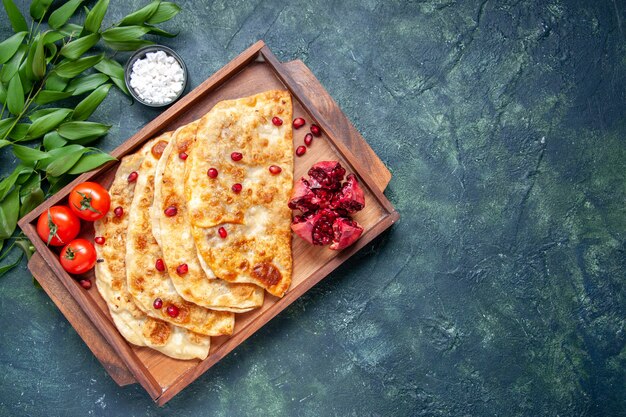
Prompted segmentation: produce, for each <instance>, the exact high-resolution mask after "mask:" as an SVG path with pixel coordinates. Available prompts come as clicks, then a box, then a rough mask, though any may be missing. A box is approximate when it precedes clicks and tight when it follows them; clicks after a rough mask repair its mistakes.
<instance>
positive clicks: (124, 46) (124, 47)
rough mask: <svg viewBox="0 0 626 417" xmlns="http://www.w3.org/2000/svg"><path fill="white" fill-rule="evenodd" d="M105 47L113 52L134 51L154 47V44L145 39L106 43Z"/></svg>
mask: <svg viewBox="0 0 626 417" xmlns="http://www.w3.org/2000/svg"><path fill="white" fill-rule="evenodd" d="M107 45H108V46H109V47H110V48H111V49H113V50H115V51H134V50H136V49H139V48H143V47H144V46H149V45H154V42H152V41H149V40H146V39H135V40H132V41H124V42H107Z"/></svg>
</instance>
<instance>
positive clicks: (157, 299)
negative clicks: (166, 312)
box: [152, 298, 163, 310]
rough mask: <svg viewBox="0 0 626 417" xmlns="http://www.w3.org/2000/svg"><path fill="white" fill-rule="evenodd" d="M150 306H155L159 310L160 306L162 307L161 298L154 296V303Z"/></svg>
mask: <svg viewBox="0 0 626 417" xmlns="http://www.w3.org/2000/svg"><path fill="white" fill-rule="evenodd" d="M152 307H154V308H156V309H157V310H160V309H161V307H163V300H161V299H160V298H155V299H154V303H152Z"/></svg>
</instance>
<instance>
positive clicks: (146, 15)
mask: <svg viewBox="0 0 626 417" xmlns="http://www.w3.org/2000/svg"><path fill="white" fill-rule="evenodd" d="M160 3H161V1H160V0H157V1H153V2H152V3H150V4H148V5H146V6H144V7H142V8H141V9H139V10H137V11H135V12H133V13H131V14H129V15H128V16H126V17H124V18H123V19H122V21H121V22H120V26H130V25H140V24H142V23H143V22H145V21H146V20H148V19H150V17H152V15H153V14H155V13H156V11H157V9H158V8H159V4H160Z"/></svg>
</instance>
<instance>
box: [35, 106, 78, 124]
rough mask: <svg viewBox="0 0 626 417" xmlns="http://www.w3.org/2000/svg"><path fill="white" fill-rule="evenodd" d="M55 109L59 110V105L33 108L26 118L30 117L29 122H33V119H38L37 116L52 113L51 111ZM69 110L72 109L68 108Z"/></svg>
mask: <svg viewBox="0 0 626 417" xmlns="http://www.w3.org/2000/svg"><path fill="white" fill-rule="evenodd" d="M57 110H61V108H60V107H48V108H47V109H39V110H35V111H33V112H30V113H29V114H28V118H29V119H30V121H31V122H34V121H35V120H37V119H39V118H41V117H43V116H45V115H47V114H50V113H53V112H55V111H57ZM68 110H70V109H68ZM70 111H72V110H70Z"/></svg>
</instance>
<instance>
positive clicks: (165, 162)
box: [95, 91, 293, 359]
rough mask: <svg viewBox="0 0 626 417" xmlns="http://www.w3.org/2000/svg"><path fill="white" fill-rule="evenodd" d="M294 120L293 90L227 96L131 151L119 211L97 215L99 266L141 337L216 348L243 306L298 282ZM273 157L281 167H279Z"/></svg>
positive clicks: (196, 350) (120, 315)
mask: <svg viewBox="0 0 626 417" xmlns="http://www.w3.org/2000/svg"><path fill="white" fill-rule="evenodd" d="M273 117H279V118H281V119H282V120H284V121H285V123H283V124H282V125H281V126H276V125H274V124H273V123H272V118H273ZM291 119H292V104H291V96H290V95H289V93H288V92H286V91H267V92H265V93H261V94H257V95H255V96H252V97H246V98H242V99H238V100H229V101H222V102H220V103H218V104H217V105H215V107H213V109H212V110H211V111H210V112H209V113H207V114H206V115H204V116H203V117H202V118H201V119H199V120H196V121H194V122H192V123H190V124H188V125H185V126H181V127H179V128H178V129H177V130H176V131H174V132H166V133H163V134H161V135H160V136H158V137H156V138H154V139H152V140H150V141H148V142H147V143H145V145H144V146H143V147H142V148H141V149H140V150H139V151H138V152H136V153H134V154H131V155H127V156H126V157H124V158H123V159H122V161H121V163H120V165H119V168H118V170H117V172H116V175H115V179H114V181H113V183H112V184H111V188H110V189H109V193H110V194H111V207H112V210H111V211H110V212H109V213H108V214H107V215H106V216H105V217H103V218H102V219H101V220H99V221H97V222H96V223H95V234H96V236H102V237H104V238H105V243H104V244H103V245H96V250H97V251H98V257H99V258H100V260H99V262H98V263H97V264H96V269H95V272H96V285H97V287H98V290H99V292H100V294H101V295H102V297H103V298H104V300H105V301H106V302H107V304H108V306H109V311H110V313H111V317H112V318H113V321H114V323H115V325H116V326H117V328H118V330H119V331H120V333H121V334H122V336H123V337H124V338H126V340H128V341H129V342H130V343H132V344H134V345H137V346H147V347H149V348H152V349H155V350H157V351H159V352H161V353H163V354H165V355H167V356H170V357H173V358H177V359H194V358H199V359H204V358H206V356H207V355H208V352H209V347H210V336H219V335H229V334H231V333H232V332H233V329H234V325H235V313H242V312H246V311H250V310H252V309H255V308H258V307H260V306H261V305H262V304H263V298H264V291H265V290H267V291H268V292H269V293H270V294H272V295H275V296H278V297H282V296H283V295H284V293H285V292H286V291H287V289H288V288H289V286H290V284H291V274H292V258H291V231H290V222H291V210H289V208H288V206H287V202H288V200H289V196H290V194H291V188H292V185H293V142H292V131H291ZM233 152H235V153H237V156H236V157H231V154H233ZM238 154H241V156H242V157H241V158H239V155H238ZM272 165H277V166H279V167H281V169H282V170H281V172H280V173H279V174H277V175H274V174H272V173H271V172H270V170H269V167H270V166H272ZM209 170H211V171H212V174H213V175H208V174H207V173H208V172H209ZM215 170H216V171H217V176H215V175H214V174H215ZM134 173H136V174H134ZM131 174H132V175H131ZM234 184H239V185H240V187H239V186H236V187H234V188H233V185H234ZM239 188H240V189H239ZM117 207H121V208H122V212H123V214H122V215H121V216H120V215H119V214H120V210H117V215H116V214H115V213H114V210H113V209H114V208H117Z"/></svg>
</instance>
